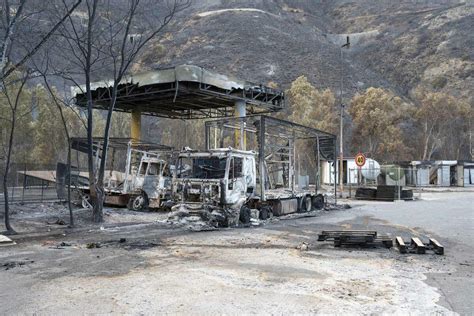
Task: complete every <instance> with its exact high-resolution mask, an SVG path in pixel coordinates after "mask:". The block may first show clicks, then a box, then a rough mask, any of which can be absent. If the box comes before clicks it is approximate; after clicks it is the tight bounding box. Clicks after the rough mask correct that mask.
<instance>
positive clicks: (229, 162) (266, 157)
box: [173, 115, 336, 226]
mask: <svg viewBox="0 0 474 316" xmlns="http://www.w3.org/2000/svg"><path fill="white" fill-rule="evenodd" d="M205 141H206V150H204V151H193V150H186V151H183V152H181V153H180V154H179V155H178V161H177V163H176V171H177V172H176V173H175V176H174V179H173V193H174V196H175V200H176V201H177V203H178V204H179V205H180V207H182V206H185V207H186V208H188V209H192V210H197V209H201V210H207V211H210V212H211V213H212V212H214V213H216V212H217V213H219V214H218V215H219V216H218V217H220V218H221V219H222V218H224V220H221V221H220V222H219V223H218V224H219V225H221V226H235V225H237V224H238V223H239V221H240V222H242V223H244V224H247V223H248V222H249V221H250V217H251V214H255V213H258V217H259V218H260V219H266V218H268V217H269V216H272V215H276V216H280V215H285V214H289V213H294V212H307V211H311V210H313V209H315V208H322V207H323V204H324V202H325V201H324V197H323V195H322V194H320V192H319V191H320V160H321V158H324V159H326V160H331V159H334V157H335V150H336V148H335V147H336V145H335V144H336V136H334V135H332V134H329V133H326V132H323V131H319V130H317V129H313V128H309V127H306V126H302V125H299V124H295V123H292V122H289V121H284V120H280V119H276V118H272V117H269V116H264V115H256V116H248V117H240V118H225V119H219V120H214V121H208V122H206V133H205ZM229 144H233V145H234V147H232V146H227V145H229ZM235 147H240V149H236V148H235ZM249 147H250V150H247V148H249ZM185 160H188V161H187V163H186V162H185ZM311 182H312V183H311ZM252 210H256V211H257V212H255V211H254V212H253V213H252Z"/></svg>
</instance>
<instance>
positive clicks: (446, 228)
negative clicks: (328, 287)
mask: <svg viewBox="0 0 474 316" xmlns="http://www.w3.org/2000/svg"><path fill="white" fill-rule="evenodd" d="M351 204H352V205H353V206H354V208H353V209H351V210H349V211H348V212H345V213H344V214H343V215H342V214H339V216H337V217H335V218H334V220H336V221H340V220H341V219H342V218H343V217H344V218H346V219H347V220H348V221H349V222H354V220H355V219H356V218H357V217H361V216H362V217H363V216H370V217H373V218H376V219H380V220H383V221H387V222H388V223H387V224H389V225H401V226H404V227H407V228H409V229H413V230H415V231H418V232H423V233H424V234H426V235H427V236H430V237H431V236H432V237H434V238H436V239H437V240H438V241H439V242H441V243H442V244H443V245H444V246H445V256H446V258H447V259H448V260H449V261H450V262H451V263H452V264H453V265H454V266H455V267H456V271H455V272H453V273H446V274H443V273H436V274H435V273H433V274H428V275H427V277H428V279H427V281H426V282H427V283H428V284H430V285H431V286H434V287H436V288H438V289H439V290H440V292H441V294H442V300H441V302H440V304H441V305H443V306H445V307H447V308H449V309H451V310H453V311H455V312H458V313H459V314H461V315H474V279H473V275H474V192H449V193H422V195H421V200H418V201H406V202H403V201H401V202H370V203H367V202H364V201H357V202H351ZM341 215H342V216H341ZM331 217H332V216H331Z"/></svg>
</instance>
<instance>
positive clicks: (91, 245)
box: [86, 242, 102, 249]
mask: <svg viewBox="0 0 474 316" xmlns="http://www.w3.org/2000/svg"><path fill="white" fill-rule="evenodd" d="M101 247H102V245H101V244H100V242H90V243H88V244H86V248H87V249H93V248H101Z"/></svg>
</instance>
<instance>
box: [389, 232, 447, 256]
mask: <svg viewBox="0 0 474 316" xmlns="http://www.w3.org/2000/svg"><path fill="white" fill-rule="evenodd" d="M395 245H396V246H397V248H398V251H399V252H400V253H417V254H424V253H426V250H430V251H433V252H434V253H435V254H437V255H444V246H443V245H441V244H440V243H439V242H438V241H437V240H436V239H434V238H430V239H429V242H428V243H423V242H422V241H421V240H420V238H418V237H412V238H411V242H410V244H408V245H407V243H405V241H404V240H403V238H402V237H400V236H397V237H396V238H395Z"/></svg>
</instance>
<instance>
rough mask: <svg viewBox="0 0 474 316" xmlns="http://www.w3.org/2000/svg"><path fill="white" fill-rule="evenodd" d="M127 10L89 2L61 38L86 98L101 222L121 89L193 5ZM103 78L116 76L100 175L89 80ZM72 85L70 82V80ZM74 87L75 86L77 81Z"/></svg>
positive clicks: (132, 4)
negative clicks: (147, 53) (178, 16)
mask: <svg viewBox="0 0 474 316" xmlns="http://www.w3.org/2000/svg"><path fill="white" fill-rule="evenodd" d="M125 3H126V6H118V5H116V3H114V5H112V3H111V2H109V1H106V2H102V1H97V0H88V1H85V3H84V5H83V8H82V11H81V13H82V14H81V16H80V18H78V17H69V19H68V23H66V24H64V25H63V26H62V27H61V30H60V33H61V36H62V39H63V41H64V43H66V44H67V47H68V51H67V54H69V55H70V59H71V63H73V64H75V65H76V66H77V70H78V71H79V72H80V77H82V78H81V79H77V80H78V81H79V80H80V81H82V82H85V85H83V86H79V87H80V89H81V90H82V91H83V92H84V93H85V95H86V97H87V117H88V121H87V138H88V147H89V153H88V168H89V187H90V193H91V194H90V198H91V202H92V205H93V220H94V221H95V222H101V221H102V220H103V218H102V206H103V202H104V198H105V195H104V189H103V187H104V173H105V162H106V160H107V147H108V141H109V135H110V127H111V122H112V114H113V111H114V108H115V103H116V97H117V91H118V90H119V89H120V87H119V83H120V81H121V80H122V79H123V77H124V76H125V75H126V74H127V72H128V71H129V69H130V67H131V65H132V64H133V63H134V61H135V60H136V59H137V57H138V56H139V54H140V52H141V51H143V50H144V49H145V48H146V47H147V44H149V43H150V41H151V40H153V39H155V38H156V37H158V36H159V34H161V33H162V32H163V30H164V29H165V27H166V26H167V25H168V24H169V23H170V22H171V21H172V19H173V18H174V17H175V15H176V14H177V13H178V12H180V11H182V10H183V9H185V8H186V7H188V6H189V0H174V1H167V0H163V1H141V0H130V1H125ZM101 72H107V73H112V78H113V79H112V81H113V82H112V84H111V86H112V88H111V89H110V90H109V93H110V103H109V105H108V108H107V119H106V124H105V128H104V131H103V135H102V136H101V137H103V144H104V146H103V152H102V159H101V162H100V166H99V168H98V170H96V167H95V166H94V163H93V148H92V145H93V144H92V137H93V135H92V130H93V124H94V123H93V121H92V109H93V97H92V92H91V91H92V89H91V78H92V77H93V76H96V75H97V74H100V73H101ZM69 79H71V80H72V77H70V78H69ZM73 82H74V83H75V82H76V80H73Z"/></svg>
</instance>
